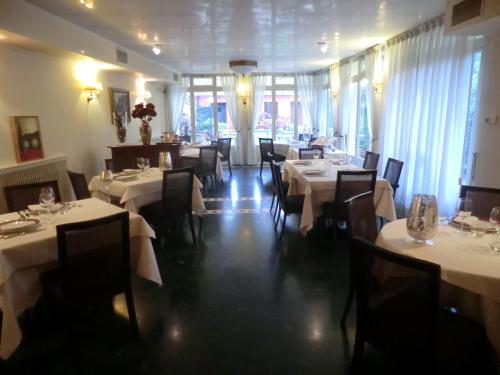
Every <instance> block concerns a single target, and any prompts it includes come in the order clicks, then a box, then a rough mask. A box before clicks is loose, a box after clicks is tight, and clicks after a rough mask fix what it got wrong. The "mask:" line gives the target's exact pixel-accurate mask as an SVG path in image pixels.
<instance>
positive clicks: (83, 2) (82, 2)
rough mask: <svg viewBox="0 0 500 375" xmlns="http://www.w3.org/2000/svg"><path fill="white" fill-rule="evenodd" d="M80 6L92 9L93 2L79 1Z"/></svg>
mask: <svg viewBox="0 0 500 375" xmlns="http://www.w3.org/2000/svg"><path fill="white" fill-rule="evenodd" d="M80 4H82V5H85V7H86V8H89V9H94V0H80Z"/></svg>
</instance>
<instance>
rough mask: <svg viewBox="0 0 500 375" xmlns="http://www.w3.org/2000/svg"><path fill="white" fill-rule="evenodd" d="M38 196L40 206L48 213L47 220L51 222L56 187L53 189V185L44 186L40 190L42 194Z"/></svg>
mask: <svg viewBox="0 0 500 375" xmlns="http://www.w3.org/2000/svg"><path fill="white" fill-rule="evenodd" d="M38 198H39V203H40V206H41V207H42V209H43V211H44V212H45V213H46V215H47V216H46V217H47V222H50V221H51V219H52V207H53V206H54V202H55V200H56V196H55V194H54V189H52V188H51V187H44V188H42V190H40V195H39V197H38Z"/></svg>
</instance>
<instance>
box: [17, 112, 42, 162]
mask: <svg viewBox="0 0 500 375" xmlns="http://www.w3.org/2000/svg"><path fill="white" fill-rule="evenodd" d="M10 125H11V130H12V139H13V142H14V150H15V152H16V160H17V162H18V163H22V162H26V161H30V160H37V159H43V158H44V153H43V144H42V137H41V133H40V120H39V119H38V116H10Z"/></svg>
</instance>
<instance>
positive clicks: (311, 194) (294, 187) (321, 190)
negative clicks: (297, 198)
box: [283, 159, 396, 233]
mask: <svg viewBox="0 0 500 375" xmlns="http://www.w3.org/2000/svg"><path fill="white" fill-rule="evenodd" d="M311 162H312V165H308V166H299V165H294V162H293V161H286V162H285V173H284V176H283V179H284V180H285V181H288V182H289V183H290V188H289V190H288V194H290V195H293V194H304V195H305V199H304V208H303V210H302V218H301V221H300V231H301V232H302V233H306V232H307V231H309V230H310V229H312V227H313V224H314V218H315V217H318V216H320V215H321V214H322V205H323V203H324V202H333V201H334V200H335V185H336V183H337V172H338V171H339V170H345V169H349V170H362V168H359V167H357V166H355V165H347V166H345V165H343V166H340V165H333V164H332V161H331V160H327V159H323V160H311ZM307 169H321V170H324V171H325V173H324V174H323V175H321V176H314V177H313V176H306V175H304V174H302V171H304V170H307ZM392 195H393V190H392V187H391V185H390V184H389V182H388V181H387V180H385V179H383V178H381V177H377V182H376V185H375V198H374V199H375V202H374V203H375V212H376V214H377V215H378V216H381V217H383V218H385V219H387V220H390V221H392V220H396V210H395V208H394V200H393V197H392Z"/></svg>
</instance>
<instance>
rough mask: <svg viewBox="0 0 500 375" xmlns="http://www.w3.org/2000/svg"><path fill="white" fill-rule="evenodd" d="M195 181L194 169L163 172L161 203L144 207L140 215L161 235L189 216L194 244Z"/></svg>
mask: <svg viewBox="0 0 500 375" xmlns="http://www.w3.org/2000/svg"><path fill="white" fill-rule="evenodd" d="M193 179H194V168H193V167H188V168H180V169H172V170H167V171H163V182H162V193H161V201H160V202H155V203H152V204H149V205H146V206H144V207H142V208H141V212H140V214H141V215H142V216H144V217H145V218H146V219H147V220H148V222H150V223H151V224H152V226H153V227H155V228H157V229H159V230H160V232H161V233H166V232H167V229H168V227H170V226H171V224H172V223H173V222H174V220H176V219H178V218H183V217H184V216H185V215H188V219H189V226H190V229H191V235H192V238H193V242H196V234H195V232H194V223H193ZM200 225H201V220H200Z"/></svg>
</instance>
